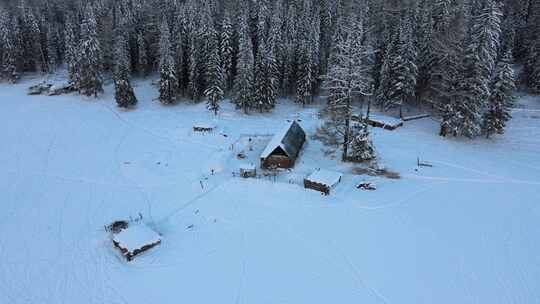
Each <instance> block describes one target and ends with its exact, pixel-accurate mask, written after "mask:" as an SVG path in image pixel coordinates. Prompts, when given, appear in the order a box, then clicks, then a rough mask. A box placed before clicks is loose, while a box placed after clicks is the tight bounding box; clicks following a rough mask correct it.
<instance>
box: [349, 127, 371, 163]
mask: <svg viewBox="0 0 540 304" xmlns="http://www.w3.org/2000/svg"><path fill="white" fill-rule="evenodd" d="M352 134H353V140H352V142H351V156H349V159H350V160H351V161H356V162H362V161H367V160H372V159H374V158H375V148H374V146H373V142H372V141H371V139H370V137H369V129H368V125H367V124H366V123H362V124H361V125H360V126H359V127H357V128H353V132H352Z"/></svg>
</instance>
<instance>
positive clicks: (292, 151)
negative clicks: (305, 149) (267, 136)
mask: <svg viewBox="0 0 540 304" xmlns="http://www.w3.org/2000/svg"><path fill="white" fill-rule="evenodd" d="M305 141H306V133H305V132H304V130H303V129H302V127H300V125H299V124H298V122H296V121H294V120H293V121H291V122H290V123H289V124H288V125H287V126H286V127H285V128H284V129H283V130H282V131H281V132H279V133H277V134H276V135H274V137H273V138H272V140H270V143H268V146H266V149H264V151H263V153H262V154H261V168H264V169H274V168H292V167H294V163H295V162H296V158H297V157H298V154H299V153H300V150H302V146H303V145H304V143H305Z"/></svg>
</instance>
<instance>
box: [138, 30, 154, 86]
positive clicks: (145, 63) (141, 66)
mask: <svg viewBox="0 0 540 304" xmlns="http://www.w3.org/2000/svg"><path fill="white" fill-rule="evenodd" d="M150 70H151V68H150V64H149V60H148V46H147V43H146V39H145V38H144V35H143V33H141V32H140V31H139V32H138V33H137V72H138V73H139V75H141V76H147V75H148V74H149V73H150Z"/></svg>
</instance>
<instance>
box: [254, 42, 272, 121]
mask: <svg viewBox="0 0 540 304" xmlns="http://www.w3.org/2000/svg"><path fill="white" fill-rule="evenodd" d="M275 70H276V68H275V60H274V55H273V51H272V47H271V46H269V45H267V44H266V42H265V41H264V39H261V41H260V42H259V51H258V53H257V60H256V63H255V85H254V90H255V95H254V96H253V98H254V100H253V106H254V107H255V108H256V109H257V110H258V111H259V112H261V113H262V112H265V111H270V110H271V109H273V108H274V106H275V104H276V95H277V93H276V91H277V88H276V80H275V74H276V71H275Z"/></svg>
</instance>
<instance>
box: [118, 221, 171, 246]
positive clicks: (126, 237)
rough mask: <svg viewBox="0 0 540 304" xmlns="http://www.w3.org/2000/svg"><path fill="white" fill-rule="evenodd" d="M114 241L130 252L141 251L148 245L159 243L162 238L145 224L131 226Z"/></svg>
mask: <svg viewBox="0 0 540 304" xmlns="http://www.w3.org/2000/svg"><path fill="white" fill-rule="evenodd" d="M113 240H114V241H115V242H117V243H118V245H119V246H120V247H122V248H124V249H126V250H128V251H129V252H133V251H134V250H136V249H141V248H142V247H144V246H146V245H151V244H155V243H157V242H159V241H160V240H161V237H160V236H159V234H157V233H156V232H155V231H154V230H152V229H150V228H149V227H148V226H146V225H144V224H138V225H133V226H129V227H128V228H127V229H124V230H122V231H120V232H119V233H118V234H115V235H114V237H113Z"/></svg>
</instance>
